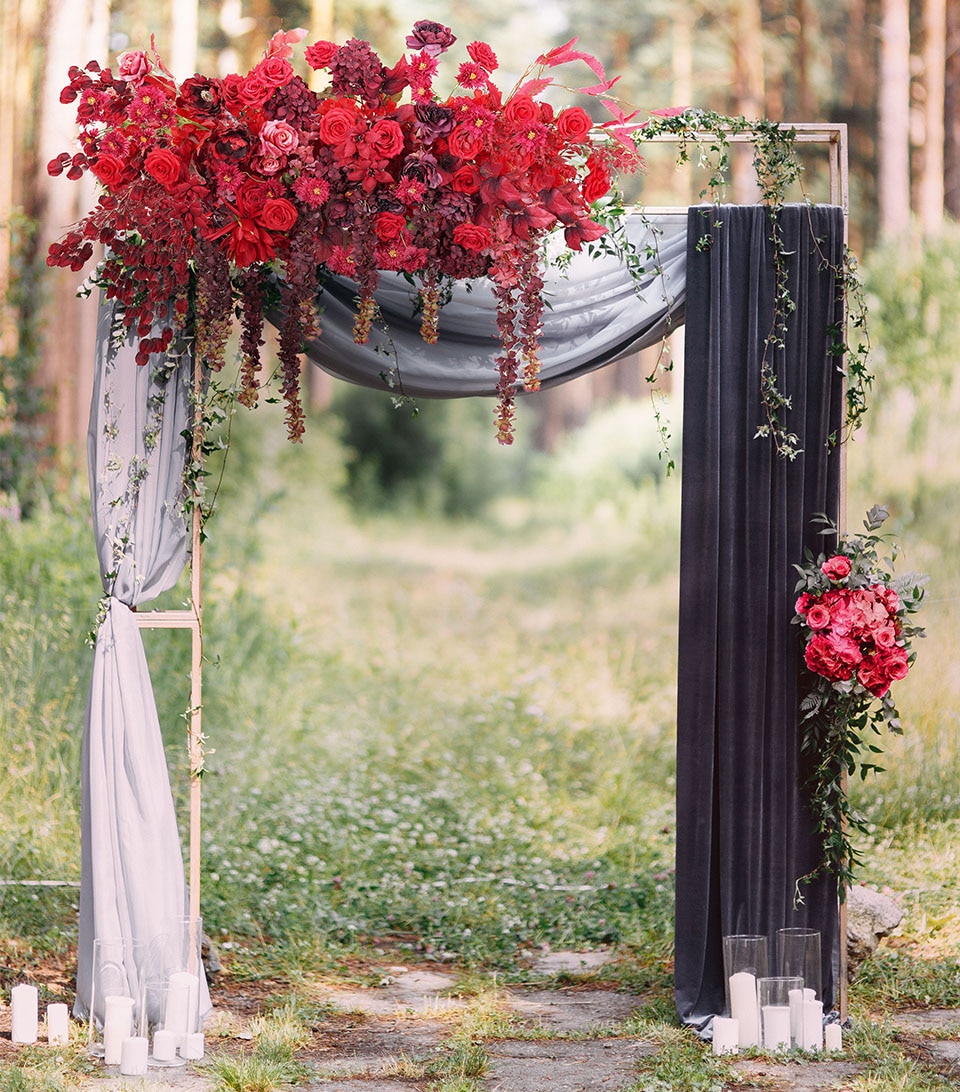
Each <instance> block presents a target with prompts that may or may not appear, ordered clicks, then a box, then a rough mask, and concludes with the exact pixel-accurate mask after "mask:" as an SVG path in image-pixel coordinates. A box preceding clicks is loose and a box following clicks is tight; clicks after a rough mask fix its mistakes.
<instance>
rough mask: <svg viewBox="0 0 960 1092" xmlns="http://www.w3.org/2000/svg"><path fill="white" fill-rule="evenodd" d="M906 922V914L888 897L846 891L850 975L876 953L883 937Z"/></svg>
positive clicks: (867, 889) (865, 890) (858, 890)
mask: <svg viewBox="0 0 960 1092" xmlns="http://www.w3.org/2000/svg"><path fill="white" fill-rule="evenodd" d="M901 921H903V910H902V909H901V907H900V905H899V904H898V903H897V902H895V901H894V900H893V899H892V898H890V896H889V895H884V894H881V892H879V891H875V890H874V889H873V888H872V887H851V888H848V890H847V973H848V975H851V976H852V975H853V974H854V972H855V971H856V969H857V967H859V965H860V964H861V963H862V962H863V961H864V960H865V959H868V958H869V957H870V956H872V955H873V953H874V952H875V951H876V950H877V945H878V944H879V943H880V940H881V938H882V937H886V936H889V935H890V934H891V933H892V932H893V930H894V929H896V927H897V926H898V925H899V924H900V922H901Z"/></svg>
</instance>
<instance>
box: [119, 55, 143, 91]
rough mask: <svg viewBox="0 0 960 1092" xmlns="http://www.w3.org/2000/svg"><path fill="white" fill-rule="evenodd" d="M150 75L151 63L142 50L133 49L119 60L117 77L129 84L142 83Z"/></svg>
mask: <svg viewBox="0 0 960 1092" xmlns="http://www.w3.org/2000/svg"><path fill="white" fill-rule="evenodd" d="M149 73H150V61H149V59H148V57H147V55H146V53H144V52H143V50H142V49H131V50H129V51H128V52H127V53H121V54H120V56H119V57H118V58H117V75H118V76H119V77H120V79H121V80H126V81H127V83H134V84H138V83H142V82H143V80H144V78H145V77H146V76H148V75H149Z"/></svg>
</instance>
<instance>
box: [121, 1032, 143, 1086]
mask: <svg viewBox="0 0 960 1092" xmlns="http://www.w3.org/2000/svg"><path fill="white" fill-rule="evenodd" d="M120 1072H121V1073H122V1074H123V1075H124V1076H125V1077H142V1076H144V1075H145V1074H146V1072H147V1040H146V1039H145V1038H144V1037H143V1036H142V1035H128V1036H127V1038H126V1039H124V1040H123V1042H122V1043H121V1044H120Z"/></svg>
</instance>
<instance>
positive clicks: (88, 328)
mask: <svg viewBox="0 0 960 1092" xmlns="http://www.w3.org/2000/svg"><path fill="white" fill-rule="evenodd" d="M108 13H109V6H108V4H107V2H106V0H51V3H50V4H49V6H48V8H47V13H46V43H45V45H46V57H45V68H44V74H43V87H42V93H41V95H40V104H39V107H40V123H39V137H38V167H37V179H36V190H37V195H38V198H37V205H38V220H39V233H38V234H39V245H40V254H41V256H42V254H43V251H44V250H45V248H46V247H47V245H48V244H49V243H50V242H52V241H53V240H55V239H58V238H59V237H60V236H61V235H62V234H63V233H64V231H66V230H67V229H68V228H69V227H70V226H71V225H72V224H73V223H75V222H76V221H77V220H78V219H79V217H80V216H81V215H82V214H83V213H84V212H85V211H86V210H87V209H89V208H91V207H92V206H93V205H94V203H95V201H96V196H95V187H94V182H93V180H92V178H91V177H90V175H89V174H88V175H87V176H85V178H84V180H83V182H81V183H77V182H70V181H68V180H67V179H66V178H64V177H61V178H55V179H51V178H49V177H48V176H47V173H46V164H47V162H48V161H49V160H51V159H54V158H55V157H56V156H57V155H58V154H59V153H60V152H62V151H66V150H68V149H72V148H74V147H75V146H76V127H75V124H74V114H73V111H72V110H71V108H70V107H69V106H64V105H63V104H62V103H61V102H60V90H61V88H63V86H64V85H65V84H66V82H67V70H68V69H69V67H70V66H71V65H73V64H77V63H86V61H88V60H89V59H90V58H93V57H97V58H104V59H105V58H106V54H107V45H108V43H107V27H108V25H109V20H108V18H107V16H108ZM101 39H102V40H101ZM80 279H81V277H80V275H79V274H76V273H73V272H71V271H70V270H69V269H51V270H50V275H49V277H48V278H47V280H46V299H45V300H44V305H43V318H42V320H41V329H43V330H44V331H45V333H46V337H45V340H44V343H43V346H42V349H41V359H40V367H39V370H38V381H39V382H40V384H41V385H42V386H43V388H44V389H45V390H46V392H47V395H48V399H49V402H50V415H49V419H48V421H47V426H48V429H47V431H48V434H49V438H50V440H51V441H52V442H53V443H54V444H55V445H56V446H57V447H58V448H67V447H73V446H76V445H78V444H79V442H80V440H81V438H82V437H83V436H84V435H85V434H86V430H87V419H88V417H89V410H90V392H91V389H92V380H93V347H94V341H95V335H96V322H97V299H96V295H95V294H94V295H93V296H92V297H91V298H89V299H86V300H81V299H77V295H76V292H77V287H78V283H79V281H80Z"/></svg>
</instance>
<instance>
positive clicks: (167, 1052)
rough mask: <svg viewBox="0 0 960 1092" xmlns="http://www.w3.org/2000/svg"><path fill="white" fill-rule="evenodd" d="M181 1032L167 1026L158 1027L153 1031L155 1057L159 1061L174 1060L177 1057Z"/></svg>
mask: <svg viewBox="0 0 960 1092" xmlns="http://www.w3.org/2000/svg"><path fill="white" fill-rule="evenodd" d="M179 1045H180V1033H179V1032H178V1031H170V1030H169V1029H167V1028H157V1030H156V1031H155V1032H154V1033H153V1058H154V1061H157V1062H172V1061H175V1060H176V1057H177V1047H178V1046H179Z"/></svg>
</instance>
